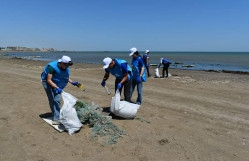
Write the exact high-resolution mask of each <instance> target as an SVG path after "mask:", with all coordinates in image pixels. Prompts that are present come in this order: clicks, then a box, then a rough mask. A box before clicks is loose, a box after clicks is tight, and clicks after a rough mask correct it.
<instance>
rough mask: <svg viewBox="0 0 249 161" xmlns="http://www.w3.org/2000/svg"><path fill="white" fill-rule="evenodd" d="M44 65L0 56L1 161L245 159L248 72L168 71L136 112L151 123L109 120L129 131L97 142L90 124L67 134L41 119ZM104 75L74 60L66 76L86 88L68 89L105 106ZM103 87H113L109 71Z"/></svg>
mask: <svg viewBox="0 0 249 161" xmlns="http://www.w3.org/2000/svg"><path fill="white" fill-rule="evenodd" d="M46 64H47V62H43V61H32V60H22V59H13V58H0V100H1V105H0V131H1V133H0V160H1V161H17V160H18V161H70V160H72V161H83V160H91V161H107V160H108V161H185V160H186V161H187V160H189V161H248V160H249V99H248V96H249V81H248V80H249V75H243V74H232V73H217V72H206V71H191V70H173V69H170V70H169V72H170V73H171V75H172V76H171V77H169V78H165V79H160V78H153V77H150V78H148V81H147V82H146V83H144V84H143V103H142V106H141V108H140V109H139V111H138V113H137V117H140V118H142V119H144V120H146V121H148V122H142V121H139V120H136V119H134V120H120V119H113V122H114V123H115V124H117V125H118V126H119V127H121V128H122V129H123V130H125V131H126V132H127V134H128V135H126V136H123V137H121V138H120V139H119V141H118V143H117V144H114V145H109V146H102V145H101V143H99V142H98V141H95V140H91V137H90V135H91V128H89V127H88V126H87V125H84V126H83V128H82V129H81V130H80V132H78V133H76V134H74V135H73V136H70V135H69V134H68V133H66V132H63V133H59V132H57V131H56V130H54V129H53V128H52V127H51V126H49V125H48V124H46V123H45V122H44V121H43V120H42V119H41V118H40V115H42V114H46V113H48V112H50V108H49V106H48V100H47V96H46V94H45V91H44V89H43V87H42V84H41V79H40V74H41V72H42V70H43V68H44V66H45V65H46ZM150 71H151V73H152V74H154V68H150ZM160 72H161V71H160ZM103 75H104V70H103V69H102V66H101V65H94V64H74V65H73V66H72V67H71V74H70V76H71V78H72V80H75V81H78V82H80V83H83V85H84V86H85V89H86V91H84V92H82V91H80V90H79V89H78V88H76V87H74V86H72V85H70V84H68V86H67V87H66V88H65V91H66V92H68V93H70V94H72V95H74V96H75V97H77V98H78V99H82V100H84V101H86V102H88V103H91V102H92V101H94V102H95V103H97V104H98V105H99V106H100V107H101V108H108V107H110V102H111V97H112V96H113V94H112V95H107V94H106V92H105V90H104V88H103V87H102V86H101V85H100V83H101V81H102V78H103ZM107 86H108V87H109V88H110V89H111V92H112V93H114V77H113V76H111V77H110V79H109V80H108V81H107ZM122 96H123V95H122ZM136 97H137V92H136V91H135V93H134V94H133V97H132V100H133V101H135V100H136Z"/></svg>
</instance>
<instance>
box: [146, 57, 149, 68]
mask: <svg viewBox="0 0 249 161" xmlns="http://www.w3.org/2000/svg"><path fill="white" fill-rule="evenodd" d="M146 65H147V67H148V66H149V57H147V58H146Z"/></svg>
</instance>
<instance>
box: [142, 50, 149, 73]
mask: <svg viewBox="0 0 249 161" xmlns="http://www.w3.org/2000/svg"><path fill="white" fill-rule="evenodd" d="M149 53H150V51H149V50H146V51H145V54H144V55H143V63H144V66H145V68H146V70H147V75H148V77H150V70H149V67H150V65H149Z"/></svg>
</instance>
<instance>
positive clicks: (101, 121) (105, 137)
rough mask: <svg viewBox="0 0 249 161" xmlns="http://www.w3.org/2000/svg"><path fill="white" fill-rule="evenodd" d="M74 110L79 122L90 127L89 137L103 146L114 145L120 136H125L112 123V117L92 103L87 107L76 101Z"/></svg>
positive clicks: (84, 103)
mask: <svg viewBox="0 0 249 161" xmlns="http://www.w3.org/2000/svg"><path fill="white" fill-rule="evenodd" d="M74 108H75V109H76V112H77V116H78V118H79V120H80V122H81V123H83V124H89V126H90V127H92V136H91V137H92V138H94V139H101V140H102V143H103V144H104V145H111V144H115V143H117V141H118V138H119V137H120V136H122V135H125V132H124V131H123V130H122V129H120V128H119V127H118V126H117V125H115V124H113V123H112V121H111V119H112V117H111V116H108V114H106V113H103V112H102V108H99V106H98V105H97V104H95V103H94V102H93V103H92V104H91V105H89V104H87V103H86V102H84V101H82V100H81V101H77V102H76V104H75V105H74Z"/></svg>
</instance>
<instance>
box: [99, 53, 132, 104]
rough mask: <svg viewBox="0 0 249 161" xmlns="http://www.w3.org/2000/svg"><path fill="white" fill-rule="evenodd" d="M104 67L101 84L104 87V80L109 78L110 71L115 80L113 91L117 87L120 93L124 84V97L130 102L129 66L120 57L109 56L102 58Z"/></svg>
mask: <svg viewBox="0 0 249 161" xmlns="http://www.w3.org/2000/svg"><path fill="white" fill-rule="evenodd" d="M103 63H104V66H103V68H104V69H105V75H104V78H103V80H102V83H101V85H102V86H103V87H104V86H105V84H106V80H107V79H108V78H109V75H110V73H111V74H112V75H113V76H115V77H116V80H115V91H116V90H117V89H119V91H120V94H121V91H122V88H123V86H124V99H125V101H128V102H130V101H131V96H130V89H131V76H132V74H131V67H130V66H129V65H128V64H127V62H126V61H125V60H121V59H111V58H109V57H107V58H105V59H104V60H103Z"/></svg>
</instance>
